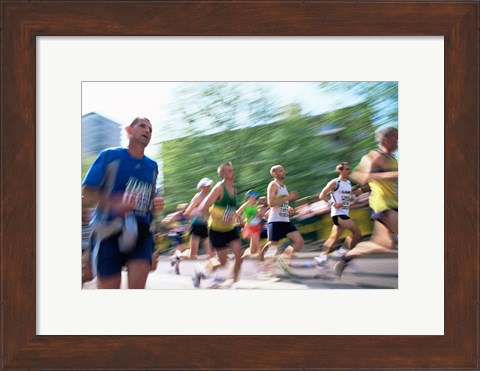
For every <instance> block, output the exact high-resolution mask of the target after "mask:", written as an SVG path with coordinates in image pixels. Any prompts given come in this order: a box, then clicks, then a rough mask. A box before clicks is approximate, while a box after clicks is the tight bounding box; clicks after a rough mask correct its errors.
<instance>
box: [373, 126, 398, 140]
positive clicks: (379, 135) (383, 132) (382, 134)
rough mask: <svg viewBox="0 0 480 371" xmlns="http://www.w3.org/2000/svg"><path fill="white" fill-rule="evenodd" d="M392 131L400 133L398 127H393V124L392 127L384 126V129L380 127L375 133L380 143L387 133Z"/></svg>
mask: <svg viewBox="0 0 480 371" xmlns="http://www.w3.org/2000/svg"><path fill="white" fill-rule="evenodd" d="M391 133H398V129H397V128H395V127H393V126H390V127H387V128H383V129H380V130H378V131H377V132H376V133H375V139H376V141H377V142H378V143H380V141H381V140H382V139H383V138H384V137H385V136H387V135H389V134H391Z"/></svg>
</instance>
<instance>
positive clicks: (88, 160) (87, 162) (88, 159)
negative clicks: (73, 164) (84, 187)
mask: <svg viewBox="0 0 480 371" xmlns="http://www.w3.org/2000/svg"><path fill="white" fill-rule="evenodd" d="M95 159H96V156H85V157H84V156H82V181H83V179H85V176H86V175H87V172H88V169H90V166H92V164H93V161H95Z"/></svg>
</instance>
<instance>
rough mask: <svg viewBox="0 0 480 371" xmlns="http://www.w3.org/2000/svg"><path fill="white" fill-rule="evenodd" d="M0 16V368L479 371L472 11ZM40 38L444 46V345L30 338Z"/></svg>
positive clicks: (433, 6)
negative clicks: (339, 40) (429, 40)
mask: <svg viewBox="0 0 480 371" xmlns="http://www.w3.org/2000/svg"><path fill="white" fill-rule="evenodd" d="M1 11H2V14H1V22H2V31H1V37H2V40H1V41H2V45H1V51H2V54H1V84H2V86H1V88H2V91H1V108H2V111H1V284H2V285H1V315H2V327H1V336H2V347H1V352H2V354H1V356H2V358H1V359H2V363H1V366H2V369H27V368H28V369H62V370H65V369H157V368H161V369H178V368H182V369H201V368H203V369H211V368H215V369H233V368H236V369H254V368H255V369H267V368H268V369H289V370H290V369H308V368H317V369H318V368H322V369H328V368H335V369H348V368H355V369H359V368H365V369H372V368H376V369H381V368H390V369H401V368H409V369H412V368H413V369H446V368H455V369H467V368H468V369H478V367H479V363H478V362H479V353H478V351H479V350H478V346H479V344H478V319H479V318H478V300H479V292H478V278H479V277H478V268H479V259H478V257H479V255H478V252H479V250H478V249H479V232H478V228H479V111H478V107H479V89H478V87H479V86H478V84H479V78H478V77H479V76H478V72H479V69H478V66H479V33H478V32H479V2H478V1H464V2H454V1H451V2H449V1H445V2H436V1H417V2H406V1H405V2H401V1H397V2H388V1H382V2H376V1H346V2H345V1H344V2H341V3H335V2H323V1H315V2H305V1H285V2H283V1H237V2H229V1H145V2H143V1H122V2H116V1H45V2H42V1H28V2H27V1H9V0H4V1H3V2H2V4H1ZM45 35H48V36H52V35H61V36H78V35H82V36H98V35H112V36H121V35H124V36H127V35H141V36H148V35H173V36H178V35H199V36H200V35H224V36H229V35H242V36H269V35H292V36H300V35H323V36H379V35H384V36H429V35H443V36H444V37H445V190H446V192H445V219H444V225H445V235H444V240H445V254H444V257H445V267H444V268H445V291H444V293H445V307H444V311H445V335H444V336H37V335H36V333H35V326H36V325H35V321H36V319H35V318H36V272H35V246H36V233H35V228H36V187H35V182H36V175H37V173H36V165H35V159H36V122H35V118H36V117H35V107H36V91H35V88H36V86H35V78H36V61H35V56H36V55H35V52H36V49H35V48H36V42H35V41H36V39H35V38H36V36H45ZM74 124H75V123H65V125H74ZM425 139H426V140H428V138H425ZM420 154H421V152H420V149H419V155H420ZM422 166H425V167H426V168H428V164H422ZM427 174H428V173H427ZM427 177H428V179H430V180H431V181H432V182H433V183H434V182H435V175H434V174H428V175H427ZM406 248H421V246H409V247H406ZM438 248H441V246H438ZM428 263H429V262H428V261H426V262H425V264H428ZM298 309H299V310H298V313H292V320H295V319H294V318H295V316H296V315H301V308H298ZM352 312H354V309H352ZM198 315H199V319H200V318H202V314H201V308H198ZM208 317H209V316H207V315H206V316H205V318H208ZM152 320H154V316H153V312H152ZM392 320H394V319H392ZM344 321H346V322H347V323H348V321H349V319H348V318H345V319H344ZM181 349H182V350H181Z"/></svg>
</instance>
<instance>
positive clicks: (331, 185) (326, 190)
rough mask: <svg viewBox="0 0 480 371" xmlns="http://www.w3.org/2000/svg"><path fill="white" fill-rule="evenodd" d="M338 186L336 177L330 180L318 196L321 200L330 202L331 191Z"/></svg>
mask: <svg viewBox="0 0 480 371" xmlns="http://www.w3.org/2000/svg"><path fill="white" fill-rule="evenodd" d="M336 186H337V180H336V179H333V180H331V181H329V182H328V183H327V185H326V186H325V187H324V188H323V189H322V192H320V195H319V196H318V198H319V199H320V200H323V201H325V202H328V201H329V200H330V193H331V192H332V191H333V190H334V189H335V187H336Z"/></svg>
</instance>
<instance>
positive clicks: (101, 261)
mask: <svg viewBox="0 0 480 371" xmlns="http://www.w3.org/2000/svg"><path fill="white" fill-rule="evenodd" d="M119 235H120V234H116V235H114V236H112V237H110V238H107V239H106V240H104V241H102V242H101V244H100V249H99V251H98V266H97V272H98V275H99V276H111V275H114V274H118V273H120V272H121V271H122V267H123V266H124V265H125V263H126V262H127V261H128V260H133V259H142V260H148V262H149V263H151V262H152V253H153V250H154V247H155V244H154V242H153V235H152V233H151V232H150V226H149V225H148V224H138V240H137V244H136V245H135V248H134V249H133V250H132V251H130V252H129V253H127V254H122V253H120V251H119V249H118V236H119Z"/></svg>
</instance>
